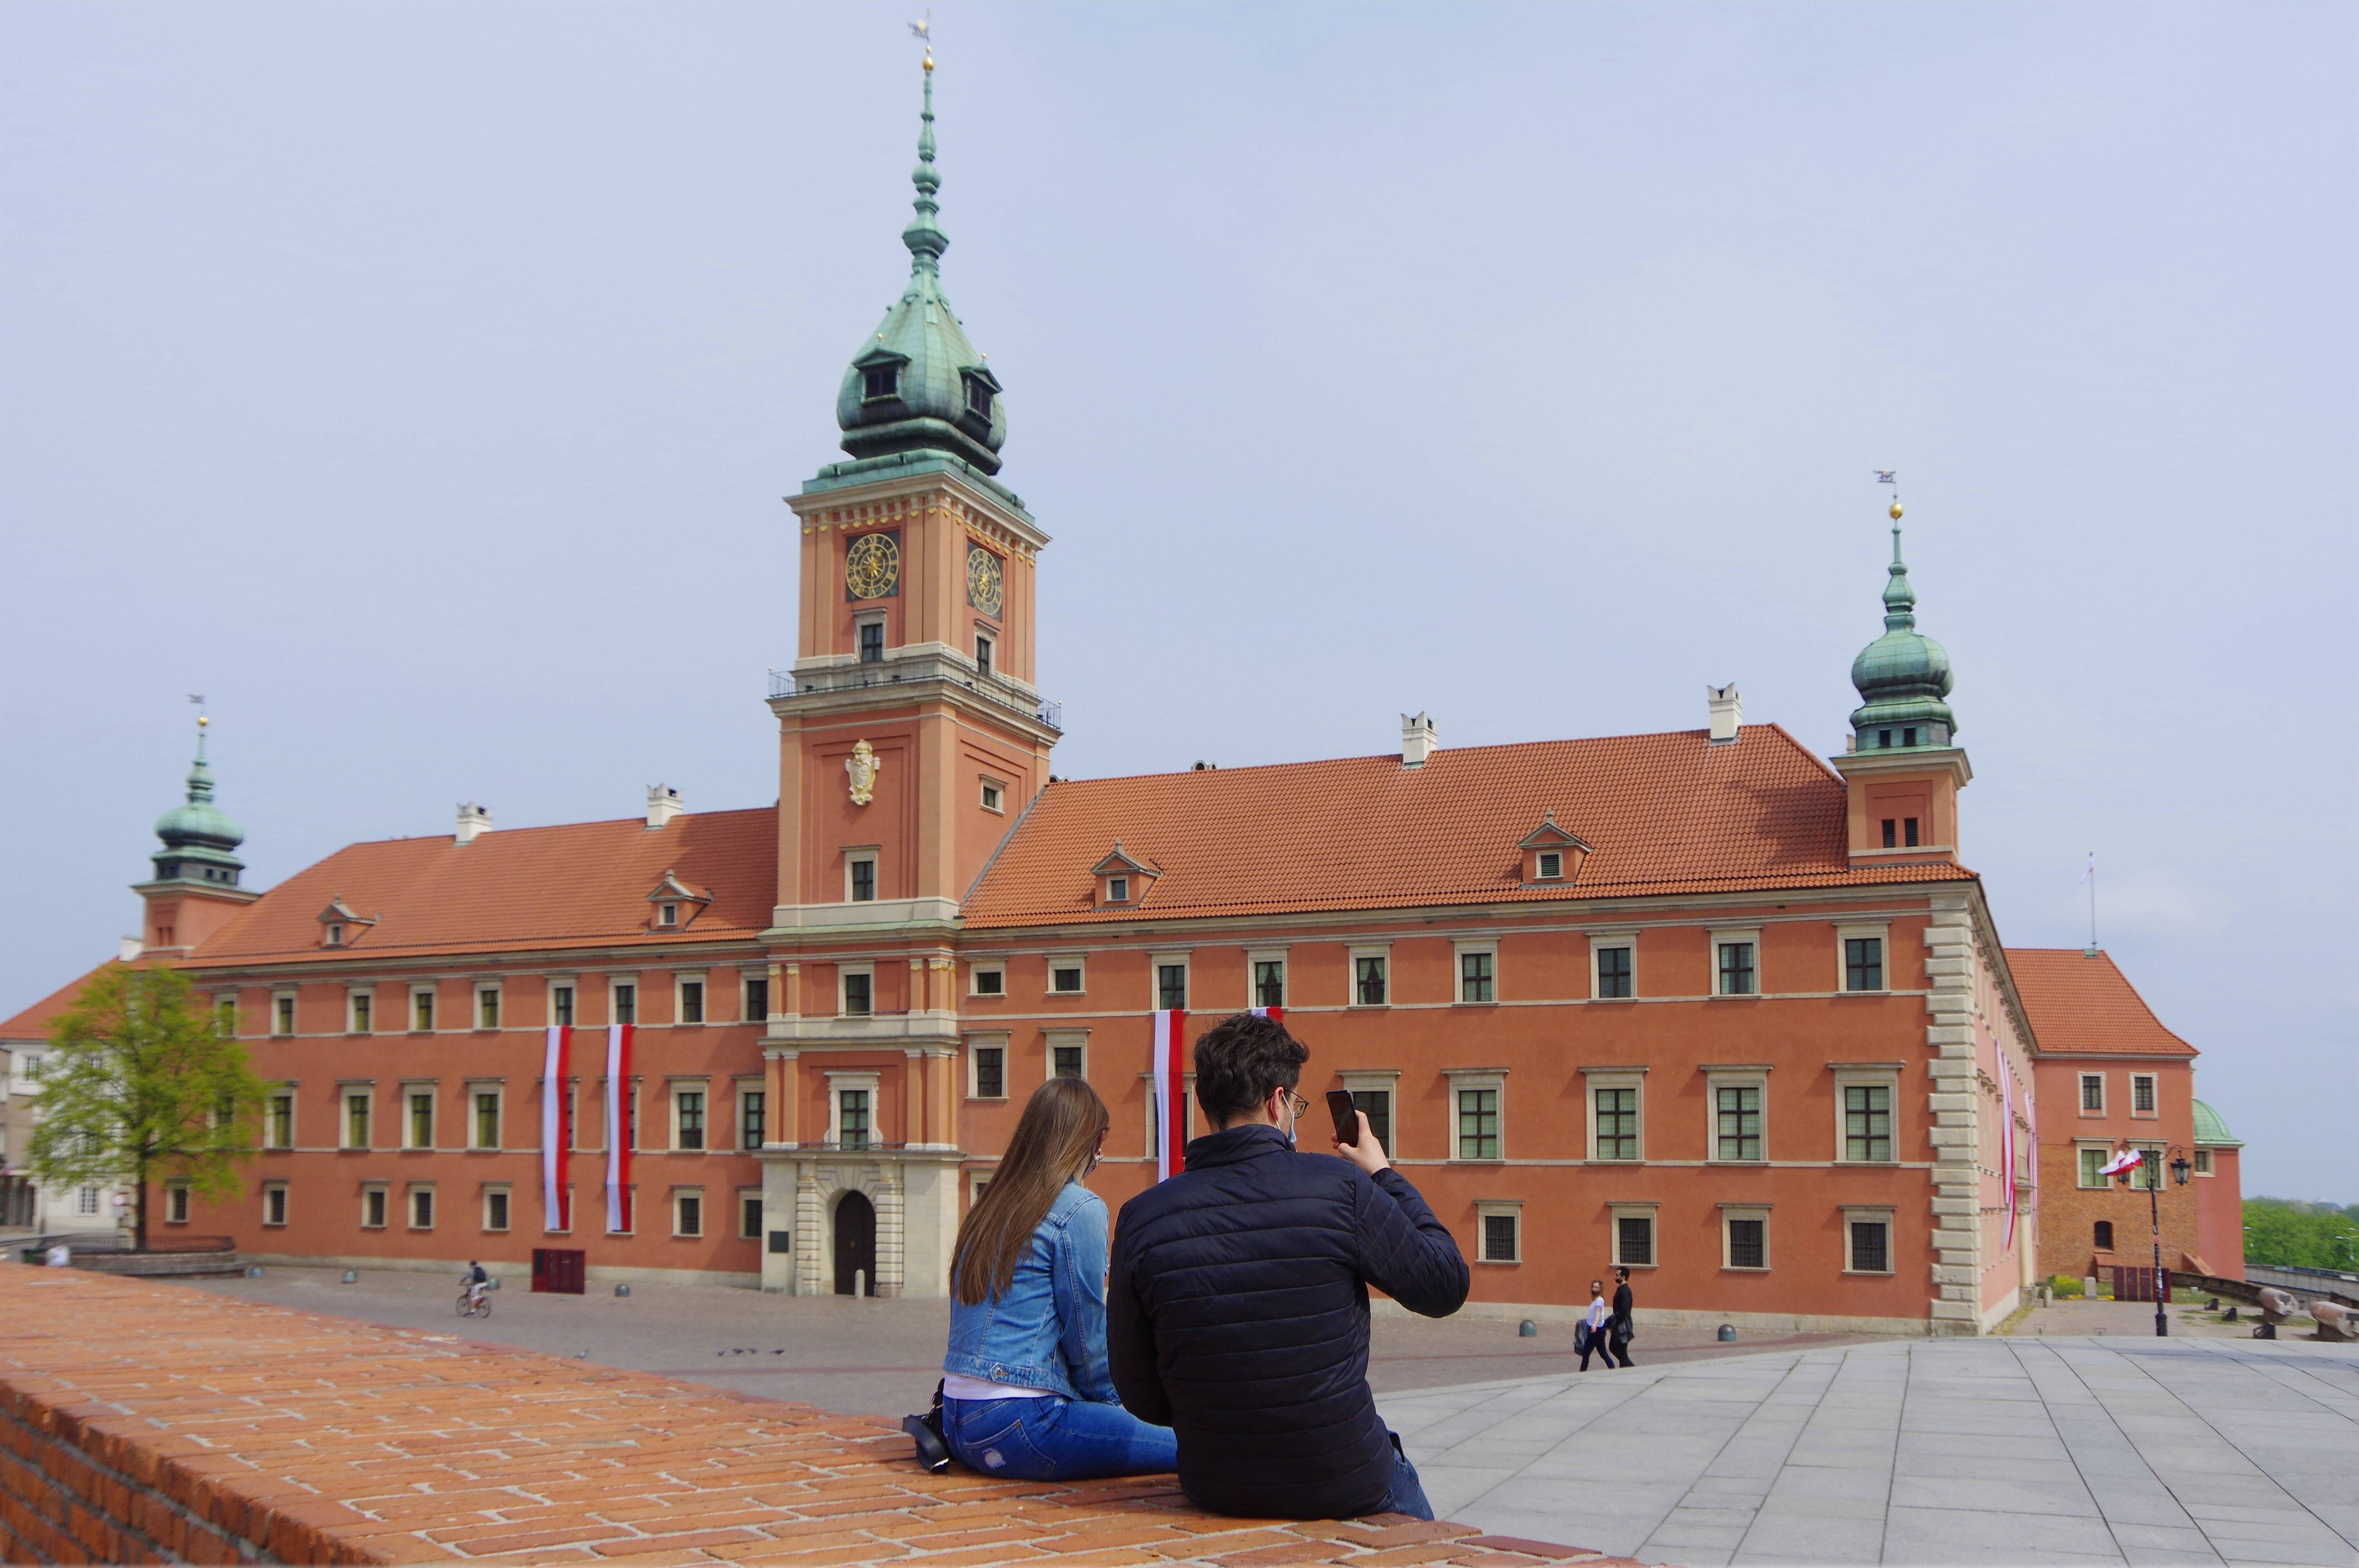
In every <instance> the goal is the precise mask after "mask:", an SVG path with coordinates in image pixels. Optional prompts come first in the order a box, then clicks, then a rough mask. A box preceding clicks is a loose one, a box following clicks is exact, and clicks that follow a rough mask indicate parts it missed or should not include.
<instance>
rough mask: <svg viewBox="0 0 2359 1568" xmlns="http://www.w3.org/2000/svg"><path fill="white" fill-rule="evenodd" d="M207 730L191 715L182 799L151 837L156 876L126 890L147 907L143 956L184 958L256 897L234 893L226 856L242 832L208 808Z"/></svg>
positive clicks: (237, 867) (234, 875) (235, 862)
mask: <svg viewBox="0 0 2359 1568" xmlns="http://www.w3.org/2000/svg"><path fill="white" fill-rule="evenodd" d="M211 724H212V720H211V719H208V718H207V717H206V716H205V715H203V714H201V713H200V714H199V715H197V758H196V762H194V763H193V764H192V765H191V766H190V769H189V793H188V798H187V799H186V800H185V801H183V802H182V803H181V804H180V805H179V806H174V807H173V808H172V809H171V810H169V811H168V812H166V813H165V814H164V815H163V816H159V817H158V818H157V819H156V837H157V838H159V839H161V840H162V841H163V848H161V849H158V850H157V851H156V853H155V856H154V860H155V866H156V874H155V876H154V878H153V879H151V880H150V881H144V882H140V883H137V884H136V885H135V886H134V887H133V888H132V890H131V891H132V892H136V893H137V894H139V895H140V896H141V897H142V898H144V899H145V900H147V920H146V922H145V926H146V929H145V932H144V933H143V935H142V938H141V945H142V946H143V947H144V949H145V950H146V951H147V952H151V953H152V952H158V951H162V952H167V953H176V952H177V953H184V952H187V951H188V950H190V948H192V947H195V946H198V945H199V944H200V943H201V942H203V941H204V940H205V938H206V937H208V936H211V935H212V934H213V933H214V932H215V931H218V930H220V929H221V927H222V926H223V925H225V924H227V923H228V921H229V919H230V917H231V916H232V915H234V914H236V913H237V912H238V911H239V910H241V909H243V908H245V906H246V905H247V904H249V903H253V902H254V901H255V899H258V898H260V897H261V896H262V895H261V894H260V893H259V892H255V891H254V890H253V889H251V888H245V887H240V886H239V885H238V877H239V874H240V873H242V872H243V871H245V861H244V860H239V859H238V858H237V856H236V854H235V853H234V850H235V849H237V847H238V846H239V845H240V844H243V843H244V842H245V829H244V828H241V827H239V826H238V825H237V823H236V822H235V821H234V819H233V818H232V817H231V816H230V815H229V813H228V812H226V811H223V809H222V808H221V807H220V806H215V805H214V804H213V774H212V769H211V768H210V767H208V766H206V764H205V732H206V730H207V728H208V727H209V726H210V725H211Z"/></svg>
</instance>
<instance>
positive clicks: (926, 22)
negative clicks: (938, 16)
mask: <svg viewBox="0 0 2359 1568" xmlns="http://www.w3.org/2000/svg"><path fill="white" fill-rule="evenodd" d="M909 36H910V37H911V38H915V39H917V40H918V41H919V43H921V44H923V45H925V46H926V69H927V70H933V69H934V13H933V8H932V7H931V6H929V7H927V10H926V15H925V17H924V19H923V20H920V21H916V22H912V23H910V24H909Z"/></svg>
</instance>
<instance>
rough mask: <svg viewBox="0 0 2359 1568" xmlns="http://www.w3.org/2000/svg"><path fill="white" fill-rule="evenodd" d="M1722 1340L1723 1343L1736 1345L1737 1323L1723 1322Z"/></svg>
mask: <svg viewBox="0 0 2359 1568" xmlns="http://www.w3.org/2000/svg"><path fill="white" fill-rule="evenodd" d="M1720 1342H1721V1343H1722V1344H1723V1345H1734V1344H1735V1343H1736V1325H1734V1324H1733V1323H1723V1324H1722V1325H1720Z"/></svg>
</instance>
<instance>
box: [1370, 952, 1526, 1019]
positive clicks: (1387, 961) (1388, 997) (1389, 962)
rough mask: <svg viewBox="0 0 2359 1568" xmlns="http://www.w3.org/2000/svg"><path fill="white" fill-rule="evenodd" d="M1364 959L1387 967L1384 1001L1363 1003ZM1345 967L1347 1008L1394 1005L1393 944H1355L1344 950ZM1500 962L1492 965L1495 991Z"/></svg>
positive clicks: (1494, 962)
mask: <svg viewBox="0 0 2359 1568" xmlns="http://www.w3.org/2000/svg"><path fill="white" fill-rule="evenodd" d="M1363 958H1375V959H1379V960H1381V961H1382V962H1383V964H1384V966H1385V1000H1382V1001H1362V1000H1360V960H1361V959H1363ZM1343 965H1344V968H1343V985H1344V988H1345V989H1344V993H1343V1005H1344V1006H1345V1007H1347V1008H1350V1007H1359V1008H1366V1009H1369V1010H1370V1011H1374V1010H1375V1009H1377V1008H1386V1007H1390V1006H1392V1005H1393V945H1392V944H1391V943H1389V942H1358V943H1354V944H1353V945H1352V946H1350V947H1348V948H1346V949H1345V950H1344V958H1343ZM1498 972H1499V966H1498V961H1497V960H1496V959H1494V960H1493V961H1492V964H1491V977H1492V979H1491V983H1492V985H1493V987H1494V988H1496V987H1497V985H1498Z"/></svg>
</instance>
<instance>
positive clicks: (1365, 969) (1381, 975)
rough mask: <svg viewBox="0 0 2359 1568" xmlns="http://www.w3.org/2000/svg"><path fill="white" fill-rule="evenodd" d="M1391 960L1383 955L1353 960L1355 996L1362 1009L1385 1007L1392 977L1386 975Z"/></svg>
mask: <svg viewBox="0 0 2359 1568" xmlns="http://www.w3.org/2000/svg"><path fill="white" fill-rule="evenodd" d="M1391 967H1392V965H1391V960H1390V959H1388V958H1386V957H1384V956H1383V955H1381V954H1377V955H1372V956H1370V957H1364V958H1354V959H1353V960H1352V970H1353V974H1352V980H1353V986H1354V987H1355V988H1356V989H1354V991H1353V995H1354V996H1355V997H1356V998H1357V999H1358V1000H1359V1003H1360V1005H1361V1006H1362V1007H1383V1006H1384V1005H1386V1003H1385V998H1386V991H1387V985H1388V982H1389V980H1390V979H1391V977H1390V976H1389V975H1388V974H1386V970H1387V969H1389V968H1391Z"/></svg>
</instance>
